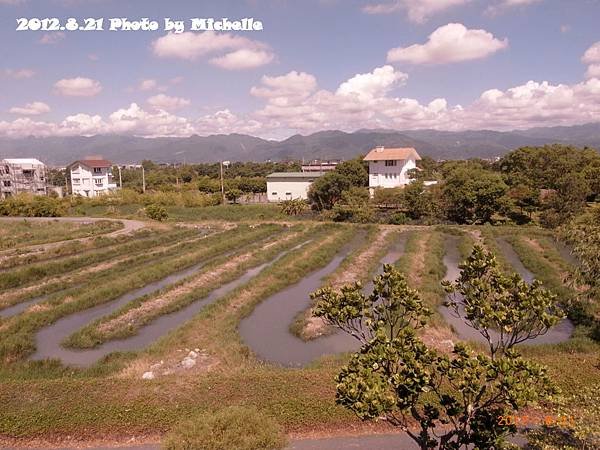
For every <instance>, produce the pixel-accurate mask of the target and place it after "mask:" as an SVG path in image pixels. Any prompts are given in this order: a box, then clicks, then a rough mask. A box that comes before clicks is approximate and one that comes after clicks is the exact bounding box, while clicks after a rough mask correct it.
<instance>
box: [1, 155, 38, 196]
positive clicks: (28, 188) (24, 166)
mask: <svg viewBox="0 0 600 450" xmlns="http://www.w3.org/2000/svg"><path fill="white" fill-rule="evenodd" d="M47 192H48V181H47V179H46V165H45V164H44V163H43V162H41V161H39V160H37V159H35V158H7V159H3V160H1V161H0V199H3V198H7V197H11V196H15V195H18V194H23V193H29V194H34V195H46V194H47Z"/></svg>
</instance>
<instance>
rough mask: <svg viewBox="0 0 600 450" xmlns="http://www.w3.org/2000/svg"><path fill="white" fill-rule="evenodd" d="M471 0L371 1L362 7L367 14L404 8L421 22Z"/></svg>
mask: <svg viewBox="0 0 600 450" xmlns="http://www.w3.org/2000/svg"><path fill="white" fill-rule="evenodd" d="M470 1H471V0H394V1H388V2H385V3H371V4H368V5H366V6H364V7H363V11H364V12H366V13H367V14H389V13H393V12H396V11H400V10H406V11H407V13H408V18H409V19H410V20H411V21H412V22H416V23H423V22H425V21H426V20H428V19H429V18H430V17H431V16H432V15H434V14H438V13H441V12H443V11H445V10H447V9H450V8H452V7H455V6H461V5H464V4H466V3H469V2H470Z"/></svg>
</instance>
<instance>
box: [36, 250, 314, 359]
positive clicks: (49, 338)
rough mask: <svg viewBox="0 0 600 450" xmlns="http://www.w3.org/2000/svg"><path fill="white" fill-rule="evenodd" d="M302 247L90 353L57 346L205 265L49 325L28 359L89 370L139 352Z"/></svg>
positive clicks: (202, 264) (38, 338)
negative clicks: (101, 361) (114, 355)
mask: <svg viewBox="0 0 600 450" xmlns="http://www.w3.org/2000/svg"><path fill="white" fill-rule="evenodd" d="M305 244H306V243H303V244H300V245H298V246H296V247H294V248H293V249H290V250H286V251H285V252H282V253H280V254H279V255H278V256H277V257H276V258H274V259H273V260H271V261H269V262H267V263H264V264H261V265H259V266H256V267H253V268H251V269H249V270H247V271H246V272H245V273H244V274H243V275H242V276H241V277H239V278H237V279H236V280H234V281H231V282H229V283H226V284H224V285H222V286H220V287H219V288H217V289H215V290H213V291H211V292H210V294H209V295H207V296H206V297H204V298H202V299H198V300H197V301H195V302H193V303H190V304H189V305H188V306H186V307H184V308H182V309H180V310H178V311H175V312H173V313H170V314H165V315H162V316H160V317H158V318H156V319H155V320H153V321H152V322H150V323H149V324H148V325H145V326H144V327H142V328H141V329H140V330H139V331H138V333H137V334H135V335H133V336H131V337H127V338H125V339H119V340H111V341H108V342H106V343H104V344H102V345H101V346H99V347H96V348H93V349H67V348H64V347H63V346H62V345H61V342H62V341H63V340H64V339H65V338H67V337H68V336H70V335H71V334H72V333H74V332H75V331H77V330H78V329H80V328H82V327H83V326H85V325H87V324H89V323H90V322H92V321H94V320H97V319H99V318H101V317H104V316H105V315H108V314H111V313H112V312H114V311H116V310H117V309H119V308H121V307H122V306H124V305H126V304H127V303H128V302H130V301H132V300H134V299H136V298H139V297H142V296H144V295H147V294H150V293H153V292H156V291H158V290H159V289H162V288H163V287H165V286H168V285H170V284H173V283H177V282H178V281H180V280H182V279H184V278H187V277H189V276H190V275H193V274H194V273H195V272H197V271H198V270H200V268H202V267H203V266H204V265H205V264H206V263H205V262H202V263H200V264H197V265H195V266H193V267H190V268H189V269H186V270H184V271H181V272H178V273H176V274H173V275H170V276H169V277H167V278H164V279H162V280H160V281H157V282H155V283H151V284H148V285H146V286H144V287H143V288H141V289H137V290H136V291H133V292H130V293H128V294H125V295H124V296H122V297H119V298H118V299H117V300H115V301H113V302H111V303H109V304H106V305H100V306H97V307H94V308H91V309H88V310H86V311H82V312H80V313H76V314H73V315H71V316H68V317H65V318H63V319H60V320H59V321H57V322H56V323H54V324H53V325H51V326H49V327H47V328H44V329H43V330H41V331H40V332H38V334H37V336H36V347H37V351H36V352H35V353H34V355H33V356H32V357H31V359H33V360H41V359H47V358H52V359H60V360H61V361H62V362H63V363H64V364H68V365H75V366H90V365H92V364H94V363H96V362H97V361H98V360H99V359H101V358H103V357H104V356H106V355H108V354H110V353H113V352H124V351H134V350H140V349H143V348H145V347H147V346H148V345H150V344H152V343H153V342H154V341H156V340H157V339H159V338H161V337H163V336H165V335H166V334H168V333H169V332H170V331H172V330H174V329H176V328H177V327H179V326H180V325H182V324H183V323H185V322H186V321H188V320H189V319H190V318H191V317H193V316H194V315H195V314H197V313H198V312H200V311H201V310H202V309H203V308H204V307H206V306H207V305H210V304H211V303H214V302H215V301H216V300H218V299H219V298H221V297H223V296H225V295H227V294H228V293H230V292H231V291H233V290H234V289H236V288H237V287H239V286H240V285H242V284H244V283H246V282H248V281H249V280H250V279H251V278H253V277H255V276H256V275H257V274H258V273H260V272H261V271H262V270H263V269H264V268H265V267H267V266H269V265H271V264H273V263H274V262H275V261H277V260H278V259H279V258H281V257H283V256H284V255H285V254H287V253H289V252H290V251H293V250H295V249H297V248H300V247H301V246H302V245H305Z"/></svg>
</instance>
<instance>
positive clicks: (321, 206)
mask: <svg viewBox="0 0 600 450" xmlns="http://www.w3.org/2000/svg"><path fill="white" fill-rule="evenodd" d="M351 186H352V185H351V183H350V180H349V179H348V178H347V177H345V176H344V175H342V174H341V173H339V172H336V171H335V170H334V171H331V172H328V173H326V174H325V175H323V176H320V177H319V178H317V179H316V180H315V181H314V182H313V183H312V184H311V185H310V188H309V190H308V201H309V202H310V204H311V206H312V208H313V209H315V210H316V211H323V210H325V209H331V208H333V205H335V204H336V203H337V202H338V201H339V200H340V199H341V198H342V192H344V191H346V190H348V189H350V187H351Z"/></svg>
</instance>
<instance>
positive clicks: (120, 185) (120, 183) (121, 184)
mask: <svg viewBox="0 0 600 450" xmlns="http://www.w3.org/2000/svg"><path fill="white" fill-rule="evenodd" d="M117 167H118V168H119V189H123V177H122V176H121V166H117Z"/></svg>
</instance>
